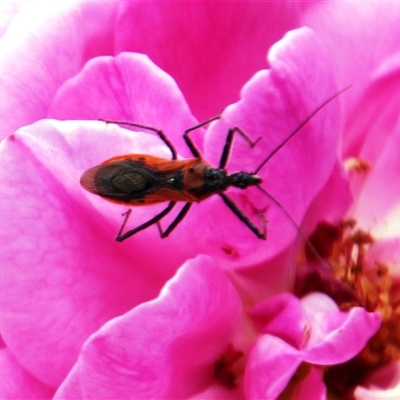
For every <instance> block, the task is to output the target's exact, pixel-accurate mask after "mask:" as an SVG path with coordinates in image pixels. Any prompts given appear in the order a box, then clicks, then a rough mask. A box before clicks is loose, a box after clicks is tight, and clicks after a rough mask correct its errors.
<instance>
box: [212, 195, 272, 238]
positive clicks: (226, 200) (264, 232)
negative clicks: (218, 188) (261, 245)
mask: <svg viewBox="0 0 400 400" xmlns="http://www.w3.org/2000/svg"><path fill="white" fill-rule="evenodd" d="M219 195H220V196H221V197H222V200H223V201H224V203H225V204H226V205H227V206H228V207H229V208H230V209H231V211H232V212H233V213H234V214H235V215H236V216H237V217H238V218H239V219H240V220H241V221H242V222H243V223H244V224H245V225H247V227H248V228H249V229H250V230H251V231H252V232H253V233H254V234H255V235H256V236H257V237H258V238H260V239H264V240H265V239H266V238H267V229H266V222H265V217H264V215H262V214H261V221H262V225H263V229H262V230H260V229H258V228H257V226H256V225H254V224H253V222H251V221H250V219H249V217H248V216H247V215H246V214H245V213H244V212H243V211H242V210H241V209H240V208H239V207H238V206H237V205H236V204H235V203H234V202H233V201H232V200H231V199H230V198H229V197H228V196H227V195H226V194H225V193H219Z"/></svg>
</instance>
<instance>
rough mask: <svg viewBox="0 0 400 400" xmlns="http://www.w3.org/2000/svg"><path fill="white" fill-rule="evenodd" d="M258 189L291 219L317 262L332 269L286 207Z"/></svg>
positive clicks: (259, 188)
mask: <svg viewBox="0 0 400 400" xmlns="http://www.w3.org/2000/svg"><path fill="white" fill-rule="evenodd" d="M256 188H257V189H258V190H260V191H261V192H263V193H264V194H265V195H266V196H267V197H268V198H269V199H270V200H271V201H272V202H273V203H274V204H275V205H276V206H277V207H278V208H279V209H280V210H281V211H282V212H283V213H284V214H285V215H286V217H287V218H288V219H289V221H290V222H291V224H292V225H293V226H294V227H295V228H296V231H297V233H298V234H299V235H300V237H301V238H302V239H303V240H304V243H305V245H306V246H307V249H308V250H310V251H311V253H312V254H313V256H314V257H315V259H316V260H318V261H319V262H320V263H322V264H323V265H324V266H325V267H327V268H328V269H330V265H329V264H328V263H327V262H326V260H324V259H323V258H322V257H321V255H320V254H319V253H318V250H317V249H316V248H315V246H314V245H313V244H312V243H311V241H310V239H309V238H308V237H307V236H306V234H305V233H304V232H303V230H302V229H301V228H300V226H299V225H297V222H296V221H295V220H294V219H293V217H292V216H291V215H290V214H289V213H288V212H287V211H286V209H285V207H283V205H282V204H281V203H280V202H279V201H278V200H277V199H276V198H275V197H274V196H272V194H270V193H268V192H267V191H266V190H265V189H263V188H262V187H261V186H260V185H257V186H256Z"/></svg>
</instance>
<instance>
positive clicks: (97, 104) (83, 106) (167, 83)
mask: <svg viewBox="0 0 400 400" xmlns="http://www.w3.org/2000/svg"><path fill="white" fill-rule="evenodd" d="M49 116H50V117H52V118H57V119H94V120H98V119H99V118H104V119H108V120H117V121H131V122H136V123H140V124H144V125H147V126H151V127H156V128H158V129H162V130H163V131H164V133H165V134H166V136H167V137H168V138H169V140H170V141H171V142H172V143H173V144H174V146H175V147H176V148H177V150H178V153H179V154H181V155H185V156H186V157H189V156H193V155H192V154H191V153H190V151H189V149H188V147H187V145H186V143H185V142H184V140H183V132H184V131H185V129H187V128H189V127H191V126H194V125H196V124H197V121H196V120H195V119H194V117H193V116H192V115H191V113H190V110H189V107H188V106H187V104H186V101H185V99H184V97H183V95H182V93H181V91H180V89H179V87H178V86H177V85H176V83H175V82H174V80H173V79H172V78H171V77H170V76H169V75H168V74H166V73H165V72H164V71H162V70H161V69H160V68H159V67H157V66H156V65H155V64H153V63H152V62H151V61H150V60H149V59H148V57H146V56H144V55H142V54H133V53H122V54H119V55H118V56H116V57H98V58H95V59H92V60H91V61H90V62H89V63H88V64H87V65H86V66H85V68H83V69H82V71H81V72H80V73H79V74H78V75H77V76H75V77H74V78H72V79H70V80H69V81H67V82H66V83H65V84H64V85H63V86H62V88H60V90H59V92H58V94H57V96H56V98H55V99H54V102H53V104H52V107H51V109H50V110H49ZM133 130H138V128H136V129H133ZM145 132H146V133H149V131H148V130H147V131H145ZM158 141H159V142H160V144H163V142H162V141H161V140H160V139H159V140H158ZM93 149H94V150H96V149H97V147H96V146H95V143H93ZM98 151H99V152H102V150H101V149H98ZM131 152H132V149H131V148H129V147H127V148H126V149H125V151H124V152H122V153H120V154H125V153H131ZM102 153H103V152H102ZM150 153H151V152H150ZM115 155H118V153H116V149H115V148H113V147H111V146H109V153H108V155H107V158H110V157H112V156H115ZM165 157H166V158H168V159H171V154H170V151H167V152H166V153H165ZM100 161H104V159H99V161H98V162H100Z"/></svg>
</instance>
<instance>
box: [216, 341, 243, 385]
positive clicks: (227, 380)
mask: <svg viewBox="0 0 400 400" xmlns="http://www.w3.org/2000/svg"><path fill="white" fill-rule="evenodd" d="M243 355H244V354H243V352H242V351H240V350H236V349H235V348H234V347H233V345H232V344H230V345H228V347H227V349H226V351H225V353H223V354H221V356H220V357H219V358H218V360H217V361H215V363H214V378H216V379H217V380H218V381H219V382H220V383H222V384H223V385H224V386H226V387H228V388H230V389H234V388H236V387H237V383H236V379H237V377H238V376H239V369H240V366H239V365H238V362H237V361H238V360H239V359H240V358H242V357H243Z"/></svg>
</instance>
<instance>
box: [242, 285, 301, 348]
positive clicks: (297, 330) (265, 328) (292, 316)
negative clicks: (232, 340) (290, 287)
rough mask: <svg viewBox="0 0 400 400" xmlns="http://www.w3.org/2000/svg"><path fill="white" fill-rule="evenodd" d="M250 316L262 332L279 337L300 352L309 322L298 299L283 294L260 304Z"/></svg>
mask: <svg viewBox="0 0 400 400" xmlns="http://www.w3.org/2000/svg"><path fill="white" fill-rule="evenodd" d="M249 315H250V316H251V318H252V320H253V322H254V324H255V326H256V327H257V329H258V330H259V331H260V332H264V333H269V334H271V335H275V336H278V337H279V338H280V339H282V340H284V341H285V342H287V343H289V344H290V345H291V346H293V347H294V348H296V349H298V350H300V348H301V345H302V341H303V335H304V332H305V328H306V323H307V321H306V319H305V318H306V316H305V314H304V311H303V309H302V307H301V303H300V301H299V299H298V298H296V297H295V296H293V295H291V294H289V293H283V294H281V295H279V296H276V297H273V298H272V299H269V300H267V301H264V302H263V303H260V304H258V305H257V306H256V307H254V308H253V309H252V310H251V311H250V313H249ZM288 327H290V329H288Z"/></svg>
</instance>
